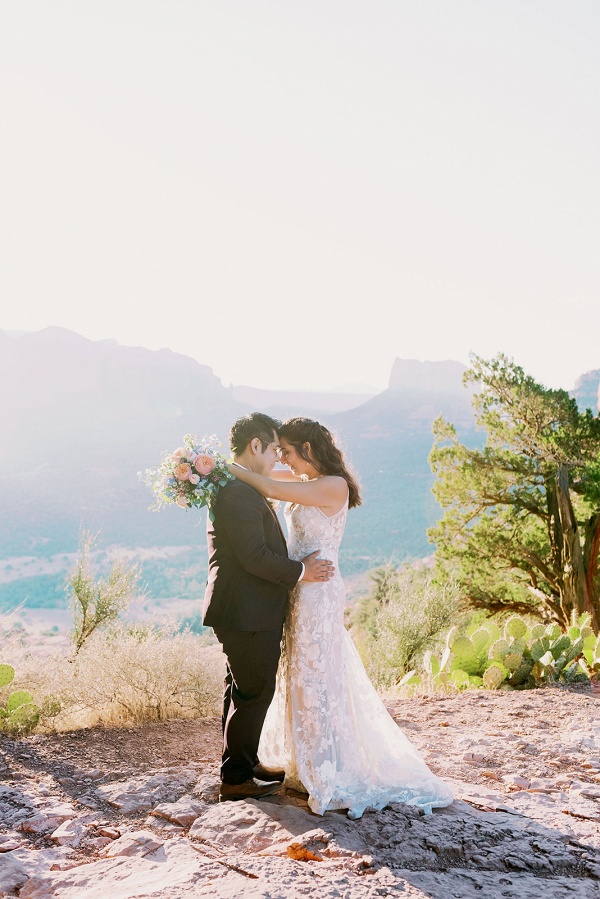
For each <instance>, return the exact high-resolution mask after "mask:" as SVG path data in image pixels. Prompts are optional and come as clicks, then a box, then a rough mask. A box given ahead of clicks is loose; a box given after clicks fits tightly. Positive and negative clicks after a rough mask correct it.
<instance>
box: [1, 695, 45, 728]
mask: <svg viewBox="0 0 600 899" xmlns="http://www.w3.org/2000/svg"><path fill="white" fill-rule="evenodd" d="M39 719H40V710H39V709H38V707H37V706H36V705H35V703H33V702H28V703H25V704H24V705H19V706H18V707H17V708H16V709H15V710H14V711H13V712H11V713H10V715H9V716H8V718H7V719H6V725H7V728H8V729H9V730H32V729H33V728H34V727H35V726H36V724H37V723H38V721H39Z"/></svg>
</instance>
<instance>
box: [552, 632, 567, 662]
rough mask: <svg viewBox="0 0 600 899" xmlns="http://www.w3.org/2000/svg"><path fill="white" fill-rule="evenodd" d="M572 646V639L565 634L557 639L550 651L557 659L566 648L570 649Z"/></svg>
mask: <svg viewBox="0 0 600 899" xmlns="http://www.w3.org/2000/svg"><path fill="white" fill-rule="evenodd" d="M570 646H571V640H570V638H569V637H567V635H566V634H563V635H562V636H561V637H559V638H558V640H555V641H554V643H553V644H552V646H551V647H550V652H551V653H552V655H553V656H554V658H555V659H557V658H558V657H559V656H560V655H562V654H563V652H564V651H565V650H566V649H569V647H570Z"/></svg>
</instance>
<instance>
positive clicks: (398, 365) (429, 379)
mask: <svg viewBox="0 0 600 899" xmlns="http://www.w3.org/2000/svg"><path fill="white" fill-rule="evenodd" d="M466 370H467V366H466V365H463V364H462V363H461V362H453V361H452V360H446V361H445V362H419V361H418V360H417V359H396V360H395V361H394V365H393V367H392V372H391V374H390V383H389V387H390V390H421V391H426V392H430V393H443V394H447V393H455V394H457V395H459V396H464V395H465V387H464V384H463V381H462V378H463V375H464V373H465V372H466Z"/></svg>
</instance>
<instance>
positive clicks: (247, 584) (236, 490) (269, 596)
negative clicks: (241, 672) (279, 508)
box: [203, 480, 302, 631]
mask: <svg viewBox="0 0 600 899" xmlns="http://www.w3.org/2000/svg"><path fill="white" fill-rule="evenodd" d="M213 512H214V518H215V520H214V522H211V521H210V518H209V519H208V526H207V536H208V559H209V571H208V581H207V584H206V593H205V596H204V616H203V623H204V624H205V625H208V626H210V627H214V628H218V627H223V628H229V629H230V630H238V631H269V630H276V629H277V628H279V627H281V626H282V624H283V621H284V619H285V613H286V606H287V600H288V595H289V592H290V590H292V589H293V588H294V587H295V586H296V583H297V582H298V579H299V578H300V575H301V573H302V563H301V562H295V561H293V560H292V559H289V558H288V554H287V546H286V542H285V537H284V536H283V531H282V530H281V526H280V524H279V521H278V520H277V516H276V515H275V512H274V511H273V509H272V508H271V506H270V505H269V503H268V502H267V501H266V500H265V499H264V497H262V496H261V495H260V494H259V493H257V492H256V490H254V489H253V488H252V487H249V486H248V484H244V483H242V481H237V480H235V481H229V483H228V484H227V485H226V486H225V487H222V488H221V489H220V490H219V493H218V496H217V500H216V502H215V505H214V507H213Z"/></svg>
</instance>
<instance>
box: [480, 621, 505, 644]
mask: <svg viewBox="0 0 600 899" xmlns="http://www.w3.org/2000/svg"><path fill="white" fill-rule="evenodd" d="M483 627H484V628H485V629H486V631H487V632H488V634H489V635H490V642H491V643H493V642H494V640H499V639H500V637H501V636H502V634H501V632H500V628H499V627H498V625H497V624H494V622H493V621H486V622H485V624H484V625H483Z"/></svg>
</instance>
